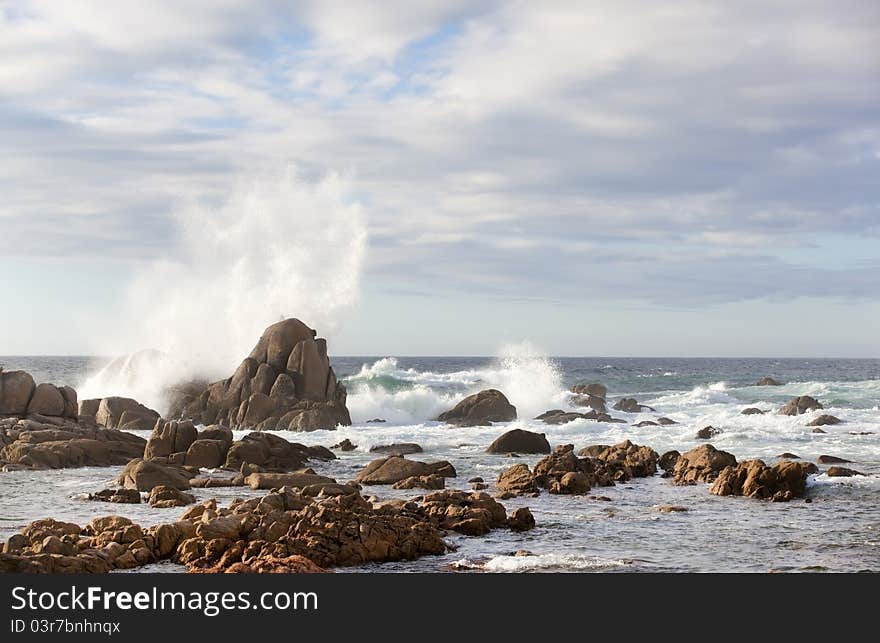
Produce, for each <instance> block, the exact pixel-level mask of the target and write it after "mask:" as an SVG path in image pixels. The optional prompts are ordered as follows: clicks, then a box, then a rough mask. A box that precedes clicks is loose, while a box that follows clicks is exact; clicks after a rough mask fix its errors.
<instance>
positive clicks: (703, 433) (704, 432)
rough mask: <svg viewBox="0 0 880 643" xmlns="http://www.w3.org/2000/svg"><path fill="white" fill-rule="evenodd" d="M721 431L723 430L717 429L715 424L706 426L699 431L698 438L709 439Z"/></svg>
mask: <svg viewBox="0 0 880 643" xmlns="http://www.w3.org/2000/svg"><path fill="white" fill-rule="evenodd" d="M719 433H721V431H720V430H719V429H716V428H715V427H714V426H704V427H703V428H702V429H700V430H699V431H697V438H698V439H700V440H709V439H711V438H713V437H714V436H716V435H718V434H719Z"/></svg>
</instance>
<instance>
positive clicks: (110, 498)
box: [89, 489, 141, 505]
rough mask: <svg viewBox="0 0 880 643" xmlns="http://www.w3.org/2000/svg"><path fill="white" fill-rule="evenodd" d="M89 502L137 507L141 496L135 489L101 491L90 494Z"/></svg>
mask: <svg viewBox="0 0 880 643" xmlns="http://www.w3.org/2000/svg"><path fill="white" fill-rule="evenodd" d="M89 500H95V501H97V502H118V503H121V504H133V505H138V504H140V503H141V494H140V492H138V490H137V489H102V490H101V491H99V492H97V493H90V494H89Z"/></svg>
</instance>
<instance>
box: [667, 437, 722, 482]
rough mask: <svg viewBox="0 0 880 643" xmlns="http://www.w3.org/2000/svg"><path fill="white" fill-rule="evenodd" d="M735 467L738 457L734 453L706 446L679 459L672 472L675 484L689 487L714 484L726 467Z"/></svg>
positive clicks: (699, 447)
mask: <svg viewBox="0 0 880 643" xmlns="http://www.w3.org/2000/svg"><path fill="white" fill-rule="evenodd" d="M735 466H736V457H735V456H734V455H733V454H732V453H727V452H726V451H719V450H718V449H716V448H715V447H713V446H712V445H711V444H704V445H701V446H698V447H697V448H696V449H691V450H690V451H688V452H687V453H683V454H681V455H680V456H679V457H678V459H677V460H676V461H675V467H674V468H673V470H672V477H673V483H674V484H677V485H689V484H696V483H698V482H713V481H714V480H715V478H717V477H718V474H719V473H721V471H722V470H723V469H724V468H725V467H735Z"/></svg>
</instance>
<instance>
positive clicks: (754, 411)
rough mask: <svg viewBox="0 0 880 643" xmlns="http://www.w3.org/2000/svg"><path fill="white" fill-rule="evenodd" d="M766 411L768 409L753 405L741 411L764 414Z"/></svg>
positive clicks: (746, 413)
mask: <svg viewBox="0 0 880 643" xmlns="http://www.w3.org/2000/svg"><path fill="white" fill-rule="evenodd" d="M764 413H766V411H762V410H761V409H759V408H757V407H754V406H751V407H749V408H747V409H743V410H742V411H741V412H740V415H764Z"/></svg>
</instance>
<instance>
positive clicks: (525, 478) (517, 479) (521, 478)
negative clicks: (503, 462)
mask: <svg viewBox="0 0 880 643" xmlns="http://www.w3.org/2000/svg"><path fill="white" fill-rule="evenodd" d="M495 486H496V487H497V488H498V490H499V491H501V492H503V493H510V494H514V495H524V494H531V493H537V491H538V485H537V483H536V482H535V477H534V476H533V475H532V472H531V471H529V467H528V466H527V465H525V464H521V463H520V464H515V465H513V466H512V467H508V468H507V469H505V470H504V471H502V472H501V473H500V474H499V475H498V480H497V481H496V482H495Z"/></svg>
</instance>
